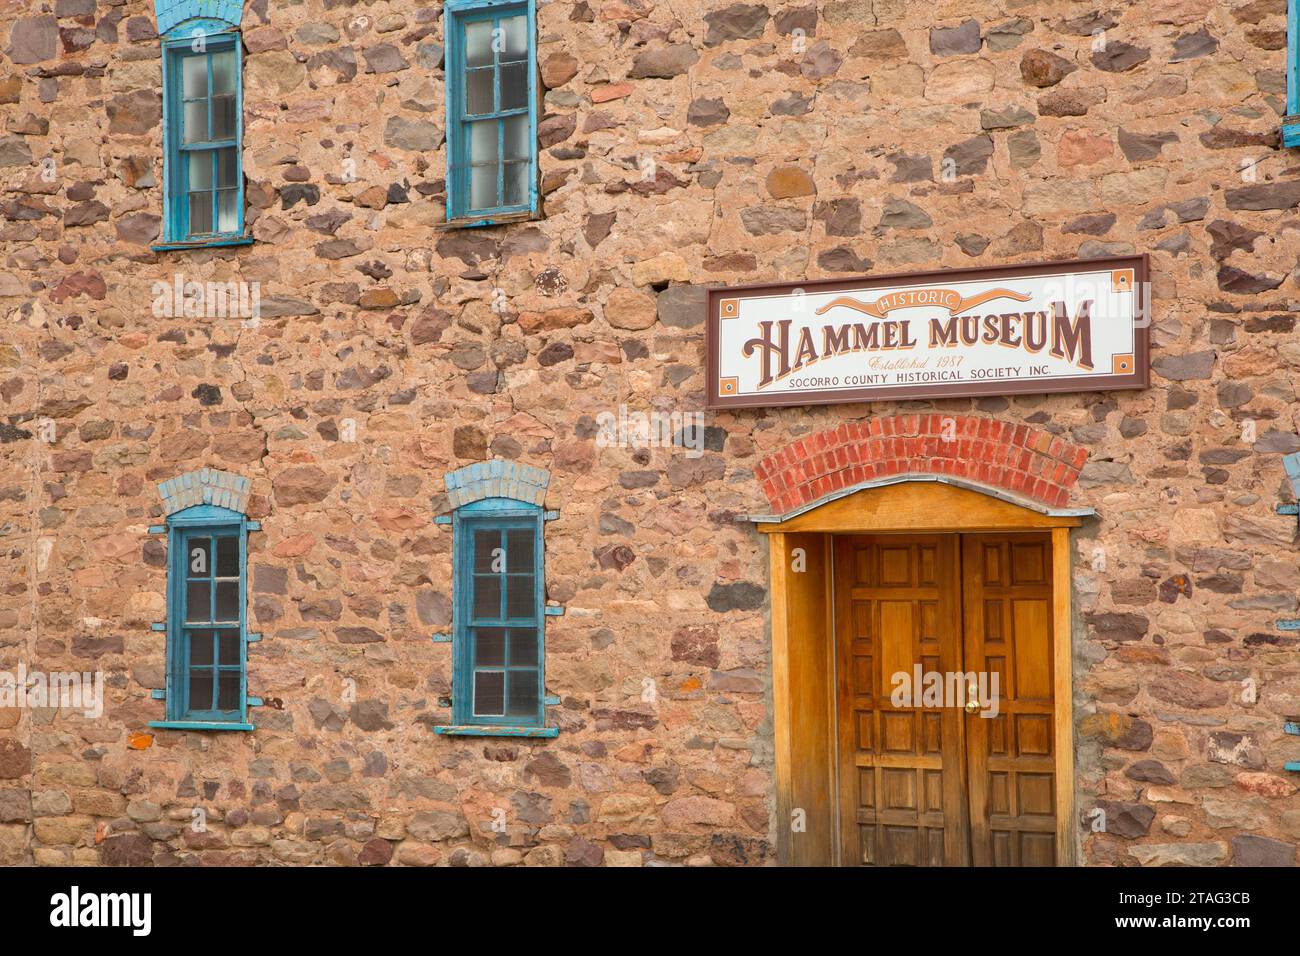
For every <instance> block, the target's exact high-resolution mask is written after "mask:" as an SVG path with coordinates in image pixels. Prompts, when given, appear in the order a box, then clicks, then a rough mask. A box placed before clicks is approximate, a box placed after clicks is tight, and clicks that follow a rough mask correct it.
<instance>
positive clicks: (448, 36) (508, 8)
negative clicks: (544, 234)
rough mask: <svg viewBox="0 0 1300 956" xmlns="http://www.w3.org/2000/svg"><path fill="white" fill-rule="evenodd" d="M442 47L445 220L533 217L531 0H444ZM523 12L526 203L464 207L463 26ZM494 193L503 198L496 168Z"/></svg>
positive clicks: (500, 151) (467, 223)
mask: <svg viewBox="0 0 1300 956" xmlns="http://www.w3.org/2000/svg"><path fill="white" fill-rule="evenodd" d="M443 12H444V17H443V31H444V32H443V47H444V49H445V50H446V58H445V64H444V67H445V69H444V75H445V77H446V84H447V85H446V114H447V117H446V118H447V122H446V129H447V164H448V165H447V180H446V181H447V222H448V224H451V225H455V226H457V227H473V226H490V225H496V224H497V223H498V222H499V221H501V220H507V219H510V220H513V219H518V218H522V217H529V216H534V215H536V213H537V209H538V203H539V199H540V193H541V190H540V189H539V186H538V161H537V116H538V100H539V98H540V91H539V89H538V86H537V8H536V3H535V0H459V2H447V3H446V4H444V7H443ZM519 14H523V15H524V18H525V30H526V31H527V34H526V35H527V39H528V60H527V63H528V66H527V68H526V72H527V76H528V93H527V115H528V143H529V162H528V170H529V172H528V202H527V203H525V204H516V205H511V206H500V207H496V208H490V209H471V208H469V176H468V169H469V162H470V155H469V150H470V136H469V132H468V131H469V127H470V125H471V123H470V121H468V120H467V119H466V118H465V114H464V110H463V108H462V104H463V103H464V101H465V89H466V84H465V49H464V28H465V24H467V23H470V22H474V21H478V20H493V19H497V18H501V17H511V16H517V15H519ZM493 83H494V87H495V88H496V90H497V92H496V100H497V102H499V101H500V95H499V86H500V75H499V72H498V73H497V74H496V75H494V78H493ZM522 109H523V108H520V109H517V110H513V111H494V112H493V113H487V114H475V115H476V116H478V117H479V119H478V120H477V121H478V122H483V121H486V120H490V119H491V118H492V117H498V118H499V117H501V116H504V115H515V116H521V115H523V112H522ZM504 129H505V125H504V123H500V122H499V123H498V133H497V155H498V156H504V155H505V149H504V146H505V144H504V139H505V132H504ZM499 170H500V171H499V174H498V180H497V192H498V196H499V197H500V198H502V199H504V198H505V191H504V189H505V184H504V171H505V166H504V164H502V165H501V166H500V167H499Z"/></svg>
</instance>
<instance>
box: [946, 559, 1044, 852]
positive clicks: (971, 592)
mask: <svg viewBox="0 0 1300 956" xmlns="http://www.w3.org/2000/svg"><path fill="white" fill-rule="evenodd" d="M1051 560H1052V546H1051V538H1050V536H1048V535H1043V534H1015V535H1006V534H1004V535H963V539H962V600H963V604H964V606H965V615H964V616H965V624H966V627H965V634H964V641H963V650H964V654H963V657H964V661H965V670H966V672H967V673H968V674H971V673H974V674H980V673H985V674H988V675H990V681H991V677H992V675H996V676H997V681H998V690H997V698H998V701H997V710H998V713H997V716H981V715H980V714H968V715H967V717H966V728H965V729H966V743H967V767H968V770H969V776H968V788H969V793H970V818H971V856H972V860H973V862H974V863H975V864H976V865H983V866H1054V865H1055V863H1056V785H1057V781H1056V767H1055V763H1056V753H1055V749H1054V747H1055V744H1054V733H1053V721H1052V709H1053V706H1054V701H1053V680H1054V674H1053V670H1052V668H1053V655H1052V585H1051V582H1052V567H1051ZM989 686H990V689H991V684H990V685H989Z"/></svg>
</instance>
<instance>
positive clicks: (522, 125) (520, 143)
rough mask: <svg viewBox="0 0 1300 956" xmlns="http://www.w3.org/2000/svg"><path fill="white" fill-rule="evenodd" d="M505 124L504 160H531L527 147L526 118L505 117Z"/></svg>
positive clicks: (529, 149)
mask: <svg viewBox="0 0 1300 956" xmlns="http://www.w3.org/2000/svg"><path fill="white" fill-rule="evenodd" d="M505 124H506V159H531V158H532V149H531V148H530V147H529V139H530V138H531V137H530V136H529V135H528V117H527V116H507V117H506V119H505Z"/></svg>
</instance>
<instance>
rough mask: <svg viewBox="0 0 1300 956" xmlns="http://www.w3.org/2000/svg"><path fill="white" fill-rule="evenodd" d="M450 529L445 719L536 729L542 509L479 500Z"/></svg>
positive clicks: (540, 687)
mask: <svg viewBox="0 0 1300 956" xmlns="http://www.w3.org/2000/svg"><path fill="white" fill-rule="evenodd" d="M452 534H453V536H454V539H453V540H454V546H453V558H452V560H453V568H454V574H455V579H456V581H455V589H456V597H457V608H456V610H457V614H456V617H457V618H458V620H459V626H458V627H457V629H456V631H457V633H456V640H455V641H454V643H455V645H456V648H455V653H456V666H455V676H454V678H453V696H452V701H453V707H452V709H453V715H452V717H453V720H454V721H455V723H457V724H486V725H519V726H525V727H541V726H542V724H543V723H544V720H543V715H544V711H543V706H542V698H543V695H544V683H545V680H544V668H543V665H542V662H543V659H544V653H543V646H542V643H543V642H542V635H543V633H544V626H545V625H544V616H545V612H544V601H545V599H544V588H545V581H544V577H543V574H542V513H541V511H540V509H538V508H536V507H535V506H532V505H528V504H525V503H523V502H514V501H510V500H509V499H486V500H484V501H479V502H475V503H474V504H472V505H468V506H466V507H465V508H463V509H461V510H460V511H459V512H458V513H457V514H456V516H455V526H454V530H453V532H452Z"/></svg>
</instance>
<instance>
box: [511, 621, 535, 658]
mask: <svg viewBox="0 0 1300 956" xmlns="http://www.w3.org/2000/svg"><path fill="white" fill-rule="evenodd" d="M510 666H511V667H536V666H537V632H536V631H534V630H533V629H532V628H524V627H515V628H511V629H510Z"/></svg>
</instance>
